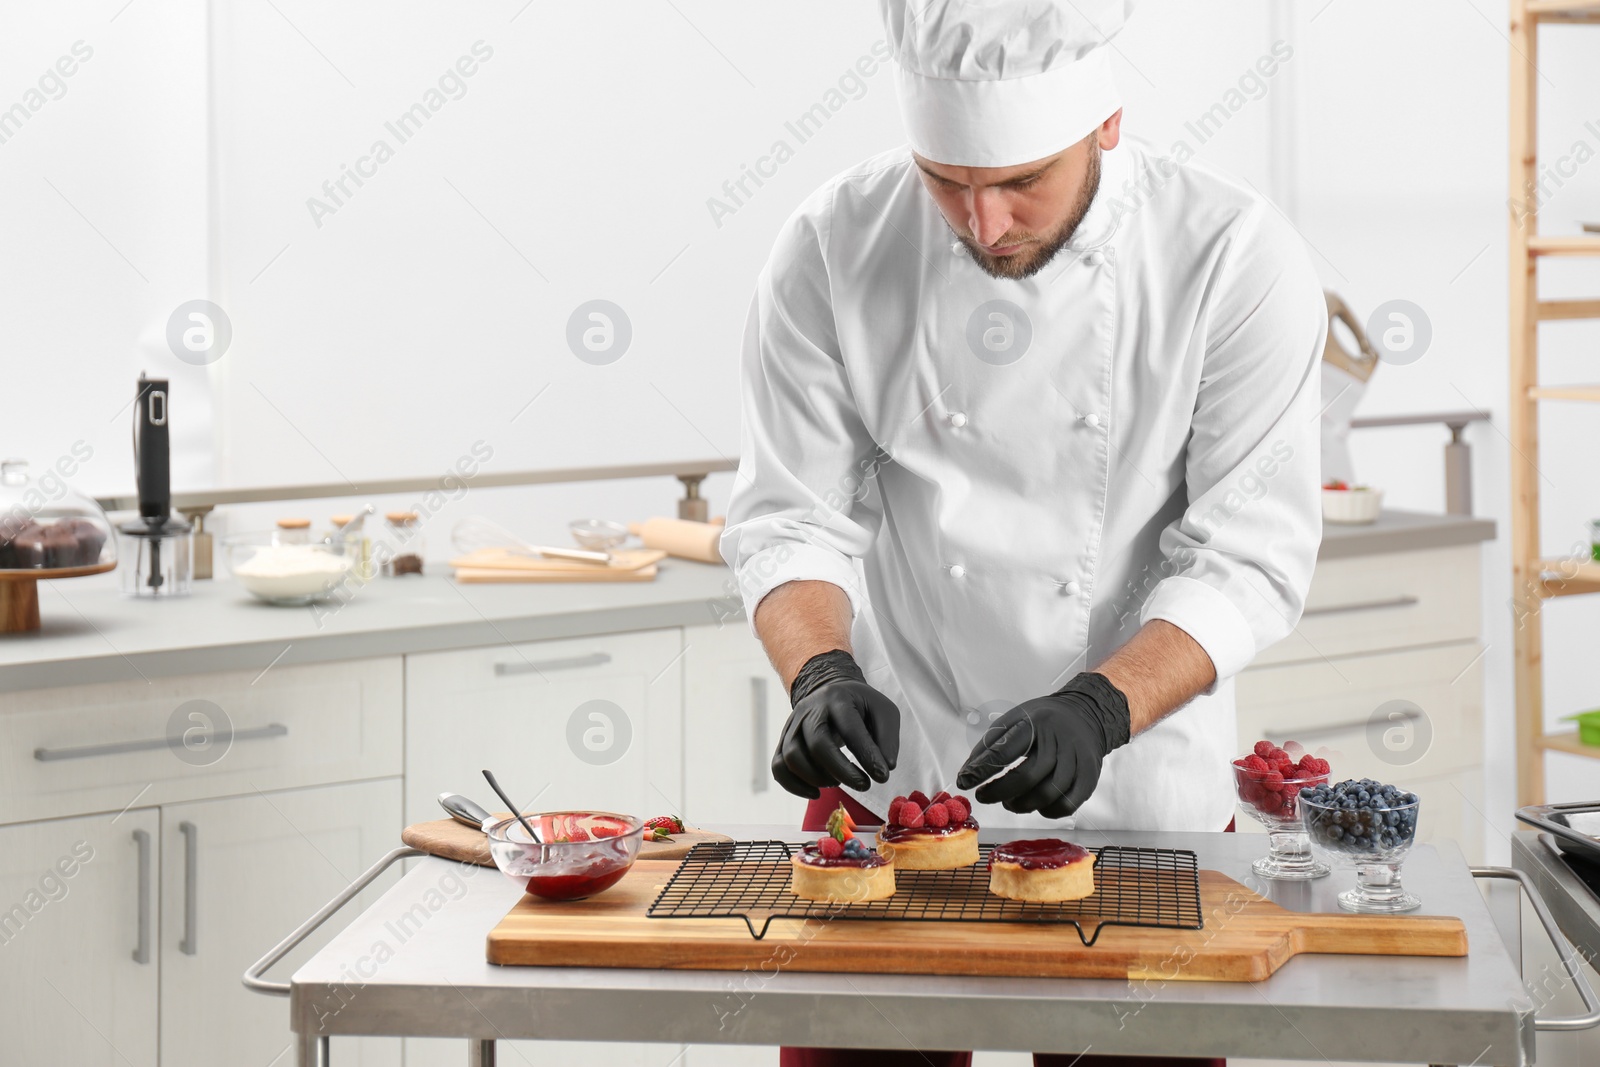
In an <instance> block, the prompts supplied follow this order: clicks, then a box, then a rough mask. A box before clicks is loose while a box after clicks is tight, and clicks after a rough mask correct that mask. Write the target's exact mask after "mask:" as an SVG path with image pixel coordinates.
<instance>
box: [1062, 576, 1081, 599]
mask: <svg viewBox="0 0 1600 1067" xmlns="http://www.w3.org/2000/svg"><path fill="white" fill-rule="evenodd" d="M1061 591H1062V592H1063V593H1065V594H1067V595H1068V596H1077V595H1078V594H1079V593H1081V592H1083V586H1081V585H1079V584H1078V582H1077V579H1073V580H1072V581H1067V582H1062V583H1061Z"/></svg>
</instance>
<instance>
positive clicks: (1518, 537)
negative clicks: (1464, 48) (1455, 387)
mask: <svg viewBox="0 0 1600 1067" xmlns="http://www.w3.org/2000/svg"><path fill="white" fill-rule="evenodd" d="M1546 23H1549V24H1553V25H1562V26H1585V25H1587V26H1600V0H1596V2H1591V3H1561V2H1557V0H1511V36H1510V40H1511V63H1510V68H1511V123H1510V137H1511V146H1510V147H1511V152H1510V156H1511V172H1510V184H1511V196H1512V197H1513V199H1515V200H1518V201H1522V202H1523V203H1524V204H1525V210H1523V211H1520V212H1512V213H1511V219H1510V241H1509V242H1508V244H1509V247H1510V252H1511V309H1510V310H1511V315H1510V319H1511V418H1510V424H1511V425H1510V429H1511V445H1512V448H1513V449H1514V453H1513V455H1512V457H1511V566H1512V576H1513V596H1514V598H1515V601H1516V604H1517V612H1516V625H1515V645H1516V648H1515V660H1516V663H1515V668H1516V701H1517V797H1518V803H1519V804H1542V803H1544V799H1545V797H1544V792H1545V776H1544V756H1545V753H1546V752H1551V751H1555V752H1568V753H1572V754H1575V755H1580V756H1589V757H1596V758H1600V747H1597V746H1594V745H1583V744H1579V742H1578V738H1577V735H1576V734H1570V733H1558V734H1547V733H1545V729H1544V676H1543V669H1544V622H1543V618H1542V612H1541V610H1540V609H1541V607H1542V606H1543V604H1544V602H1545V601H1546V600H1548V599H1549V598H1551V597H1556V596H1571V595H1574V594H1579V593H1596V592H1600V563H1595V562H1591V561H1586V560H1579V559H1549V558H1544V557H1541V556H1540V554H1539V472H1538V462H1539V405H1540V403H1541V402H1544V401H1577V402H1587V403H1594V402H1600V385H1585V384H1581V383H1574V384H1565V383H1563V384H1554V385H1541V384H1540V383H1539V323H1541V322H1549V321H1553V320H1561V319H1600V300H1540V299H1539V273H1538V267H1539V261H1540V260H1541V259H1543V258H1545V257H1547V256H1600V234H1570V235H1544V234H1540V233H1539V232H1538V230H1539V219H1538V204H1537V201H1536V199H1535V197H1534V195H1533V194H1532V193H1530V192H1529V190H1531V189H1534V188H1536V187H1537V186H1536V183H1537V178H1538V140H1539V137H1538V131H1539V93H1538V79H1539V71H1538V69H1537V68H1538V59H1539V27H1540V26H1541V25H1544V24H1546Z"/></svg>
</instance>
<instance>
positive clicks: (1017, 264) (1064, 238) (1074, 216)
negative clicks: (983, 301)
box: [946, 141, 1100, 279]
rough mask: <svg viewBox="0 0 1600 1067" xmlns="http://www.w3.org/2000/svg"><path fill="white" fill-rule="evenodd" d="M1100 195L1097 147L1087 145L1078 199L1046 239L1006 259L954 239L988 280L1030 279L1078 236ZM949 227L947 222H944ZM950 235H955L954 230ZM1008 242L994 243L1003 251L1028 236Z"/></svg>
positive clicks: (973, 243) (967, 238)
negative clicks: (1080, 224) (1079, 228)
mask: <svg viewBox="0 0 1600 1067" xmlns="http://www.w3.org/2000/svg"><path fill="white" fill-rule="evenodd" d="M1099 191H1100V145H1099V144H1097V143H1095V142H1093V141H1091V142H1090V144H1089V168H1088V172H1087V173H1085V174H1084V176H1083V186H1082V187H1081V188H1080V189H1079V190H1078V199H1077V200H1076V201H1074V202H1073V205H1072V210H1071V211H1070V212H1068V213H1067V217H1066V219H1064V220H1063V221H1062V223H1061V225H1060V226H1059V227H1058V228H1057V229H1056V232H1055V233H1054V234H1053V235H1051V236H1049V237H1046V238H1043V239H1038V238H1032V241H1033V242H1034V243H1032V246H1031V248H1030V249H1029V250H1028V251H1023V252H1016V253H1013V254H1012V255H1009V256H995V255H990V254H989V253H988V252H985V251H984V250H983V246H982V245H980V244H978V242H977V241H976V240H975V239H973V238H972V237H971V236H969V235H968V234H963V233H957V234H956V237H957V239H959V240H960V241H961V244H962V245H963V246H964V247H965V248H966V250H967V254H968V255H969V256H971V257H972V261H973V262H974V263H976V264H977V265H978V266H979V267H981V268H982V269H983V272H984V273H985V274H987V275H989V276H990V277H991V278H1013V279H1020V278H1031V277H1033V276H1034V275H1035V274H1038V273H1039V272H1040V271H1042V270H1044V268H1045V265H1046V264H1048V263H1049V262H1050V261H1051V260H1052V259H1054V258H1055V257H1056V253H1057V252H1060V251H1061V250H1062V249H1063V248H1065V247H1066V246H1067V242H1068V241H1070V240H1072V235H1073V234H1074V233H1077V232H1078V224H1079V223H1081V222H1082V221H1083V217H1084V216H1085V215H1087V214H1088V213H1089V206H1090V205H1091V204H1093V203H1094V197H1095V194H1096V193H1097V192H1099ZM946 225H949V220H946ZM951 232H952V233H955V229H954V227H952V228H951ZM1005 236H1006V237H1010V238H1011V239H1010V240H1005V239H1002V240H1000V241H997V242H995V243H996V244H998V245H1000V246H1001V247H1004V246H1005V245H1007V244H1016V243H1018V242H1019V241H1029V240H1030V235H1028V234H1017V235H1015V236H1012V235H1010V234H1007V235H1005Z"/></svg>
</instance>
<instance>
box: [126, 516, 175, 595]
mask: <svg viewBox="0 0 1600 1067" xmlns="http://www.w3.org/2000/svg"><path fill="white" fill-rule="evenodd" d="M117 533H118V534H120V535H121V539H122V544H123V550H122V555H123V560H122V593H123V595H124V596H131V597H138V598H145V599H152V600H166V599H168V598H169V597H175V596H188V595H189V589H190V586H191V585H192V584H193V582H194V527H193V526H192V525H191V524H190V523H188V522H187V521H185V520H184V519H182V518H179V517H178V516H177V515H170V516H168V517H167V518H166V519H157V520H155V521H151V520H149V519H144V518H134V519H130V520H128V521H127V522H125V523H123V524H122V525H121V526H119V527H117Z"/></svg>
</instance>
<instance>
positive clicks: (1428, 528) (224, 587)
mask: <svg viewBox="0 0 1600 1067" xmlns="http://www.w3.org/2000/svg"><path fill="white" fill-rule="evenodd" d="M1494 531H1495V527H1494V523H1493V522H1492V521H1491V520H1488V519H1476V518H1466V517H1462V516H1456V515H1428V514H1421V513H1417V512H1407V511H1386V512H1384V513H1383V515H1382V517H1381V518H1380V519H1379V520H1378V522H1377V523H1375V524H1373V525H1370V526H1335V525H1329V526H1326V527H1325V528H1324V531H1323V541H1322V546H1321V550H1320V558H1323V559H1330V558H1332V559H1336V558H1343V557H1349V556H1357V555H1367V554H1375V553H1381V552H1403V551H1417V550H1423V549H1428V548H1438V547H1445V546H1449V545H1458V544H1470V543H1474V542H1478V541H1484V540H1489V539H1492V538H1493V537H1494ZM446 570H447V568H445V567H443V566H440V565H435V566H433V567H432V568H431V573H429V574H428V575H426V576H424V577H420V578H403V579H392V580H391V579H379V580H376V581H374V582H371V583H370V584H368V585H366V586H362V587H360V588H359V590H358V591H357V592H356V593H355V595H354V596H352V597H350V598H349V600H348V602H346V603H343V604H338V603H335V604H329V605H323V606H319V607H316V608H281V607H272V606H270V605H266V604H261V603H258V602H255V601H253V600H251V599H250V597H249V596H248V595H247V594H246V593H245V592H244V591H243V590H242V589H240V588H239V587H238V586H237V585H235V584H233V583H232V582H229V581H227V580H219V581H203V582H196V583H194V593H193V594H192V595H191V596H189V597H187V598H182V599H175V600H171V601H166V602H159V603H158V602H152V601H133V600H128V599H125V598H123V597H122V596H121V594H120V593H119V592H118V588H117V582H116V575H115V573H113V574H107V575H99V576H96V577H93V578H77V579H68V580H58V581H51V582H42V583H40V586H39V602H40V612H41V615H42V617H43V620H44V625H43V628H42V629H41V630H39V631H37V632H35V633H30V634H14V635H5V636H0V692H6V691H14V690H22V689H35V688H42V687H47V686H57V685H68V684H80V683H88V682H109V681H130V680H136V679H145V678H154V677H172V676H178V675H186V674H199V673H204V672H208V671H225V670H248V669H252V668H254V669H259V668H260V667H261V665H262V664H264V663H268V662H272V661H273V660H274V657H276V656H278V655H279V654H280V653H282V656H283V658H282V659H281V660H278V661H277V662H278V663H280V664H285V665H288V664H296V663H317V662H327V661H332V660H347V659H362V658H366V657H370V656H393V655H404V654H408V653H415V652H432V651H440V650H445V649H455V648H474V647H482V646H485V645H495V644H503V643H506V642H518V641H539V640H545V639H548V638H554V637H585V636H591V635H594V634H603V633H622V632H626V631H630V630H648V629H655V628H659V627H669V626H685V625H693V624H696V623H715V622H718V621H719V620H725V619H727V618H730V617H737V616H738V615H741V614H742V609H741V607H740V605H739V602H738V597H737V595H736V593H735V589H734V585H733V581H732V575H731V573H730V572H729V571H728V570H727V568H725V567H721V566H712V565H709V564H701V563H689V562H685V561H683V560H667V561H665V562H663V563H662V565H661V569H660V574H659V576H658V577H657V579H656V580H655V581H653V582H640V583H596V584H543V585H457V584H456V583H454V582H452V581H450V580H449V578H447V577H445V571H446Z"/></svg>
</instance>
